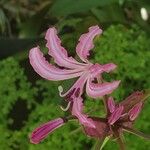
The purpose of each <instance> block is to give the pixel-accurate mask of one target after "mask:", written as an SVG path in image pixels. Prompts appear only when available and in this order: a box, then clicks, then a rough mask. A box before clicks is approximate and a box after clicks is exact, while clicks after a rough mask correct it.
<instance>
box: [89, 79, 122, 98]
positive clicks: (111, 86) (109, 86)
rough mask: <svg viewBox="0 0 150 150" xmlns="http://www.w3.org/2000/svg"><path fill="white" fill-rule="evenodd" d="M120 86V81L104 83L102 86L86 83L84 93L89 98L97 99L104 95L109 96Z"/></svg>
mask: <svg viewBox="0 0 150 150" xmlns="http://www.w3.org/2000/svg"><path fill="white" fill-rule="evenodd" d="M119 84H120V81H113V82H106V83H102V84H98V83H97V84H95V83H92V81H91V80H88V81H87V85H86V92H87V94H88V95H89V96H90V97H93V98H97V97H101V96H104V95H108V94H111V93H112V92H113V91H114V90H115V89H116V88H117V87H118V86H119Z"/></svg>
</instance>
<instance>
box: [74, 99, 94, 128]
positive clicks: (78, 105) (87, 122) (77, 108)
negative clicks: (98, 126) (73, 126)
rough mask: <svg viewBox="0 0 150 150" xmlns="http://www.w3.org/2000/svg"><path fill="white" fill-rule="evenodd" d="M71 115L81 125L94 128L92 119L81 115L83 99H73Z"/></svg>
mask: <svg viewBox="0 0 150 150" xmlns="http://www.w3.org/2000/svg"><path fill="white" fill-rule="evenodd" d="M71 113H72V115H73V116H76V117H77V118H78V120H79V122H80V123H81V124H82V125H84V126H87V127H90V128H95V125H94V122H93V121H92V119H90V118H88V116H87V115H86V114H83V99H82V98H81V97H79V98H74V100H73V105H72V110H71Z"/></svg>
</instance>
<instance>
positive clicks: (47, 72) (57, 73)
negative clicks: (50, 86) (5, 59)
mask: <svg viewBox="0 0 150 150" xmlns="http://www.w3.org/2000/svg"><path fill="white" fill-rule="evenodd" d="M29 59H30V64H31V65H32V67H33V69H34V70H35V71H36V72H37V73H38V74H39V75H40V76H41V77H43V78H45V79H48V80H53V81H58V80H65V79H71V78H75V77H78V76H81V75H82V74H83V73H82V70H78V69H74V70H67V69H59V68H56V67H55V66H54V65H52V64H50V63H48V62H47V61H46V60H45V58H44V57H43V53H42V52H41V51H40V49H39V48H38V47H35V48H32V49H31V50H30V53H29Z"/></svg>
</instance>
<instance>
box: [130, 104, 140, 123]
mask: <svg viewBox="0 0 150 150" xmlns="http://www.w3.org/2000/svg"><path fill="white" fill-rule="evenodd" d="M142 105H143V103H142V102H140V103H138V104H136V105H135V106H134V107H133V108H132V109H130V111H129V112H128V115H129V119H130V120H131V121H134V120H135V119H136V118H137V117H138V115H139V113H140V112H141V109H142Z"/></svg>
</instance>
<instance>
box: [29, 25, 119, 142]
mask: <svg viewBox="0 0 150 150" xmlns="http://www.w3.org/2000/svg"><path fill="white" fill-rule="evenodd" d="M101 33H102V30H101V29H100V28H99V27H98V26H93V27H90V28H89V32H88V33H85V34H83V35H82V36H81V37H80V38H79V43H78V44H77V47H76V53H77V55H78V56H79V58H80V59H81V62H78V61H77V60H75V59H74V58H73V57H68V54H67V51H66V50H65V49H64V48H63V47H62V46H61V41H60V39H59V38H58V36H57V31H56V29H55V28H49V29H48V31H47V33H46V37H45V38H46V40H47V44H46V46H47V48H48V49H49V51H48V54H49V55H50V56H52V57H53V58H54V61H55V63H56V64H57V66H58V67H57V66H56V65H53V64H50V63H49V62H47V61H46V59H45V58H44V56H43V53H42V52H41V51H40V49H39V47H35V48H32V49H31V50H30V53H29V58H30V63H31V65H32V67H33V68H34V70H35V71H36V72H37V73H38V74H39V75H40V76H42V77H43V78H45V79H48V80H52V81H59V80H66V79H71V78H76V77H79V78H78V79H77V81H76V82H75V83H74V85H73V86H72V87H71V88H70V89H69V90H68V91H67V92H66V93H63V88H62V87H61V86H60V87H59V92H60V96H62V97H65V99H66V100H67V101H68V102H69V103H68V104H69V105H68V108H69V110H70V112H71V114H72V116H73V117H75V118H77V119H78V120H79V122H80V124H82V125H83V126H86V127H90V128H96V126H95V124H94V122H93V120H92V119H91V118H89V117H88V115H86V114H84V113H83V99H82V97H81V95H82V94H83V88H84V86H85V85H86V93H87V95H88V96H90V97H93V98H97V97H101V96H104V95H106V94H111V93H112V92H113V90H115V89H116V88H117V87H118V85H119V83H120V81H114V82H104V83H98V82H97V83H94V82H93V80H94V79H95V78H98V77H100V78H102V77H101V74H102V73H103V72H107V73H109V72H110V71H112V70H114V69H115V68H116V65H115V64H113V63H108V64H104V65H101V64H97V63H96V64H92V63H91V62H89V60H88V59H87V57H88V56H89V51H90V50H91V49H92V48H93V47H94V44H93V39H94V37H95V36H97V35H99V34H101ZM67 121H68V118H65V119H64V118H63V119H62V118H58V119H55V120H52V121H49V122H48V123H45V124H43V125H41V126H40V127H39V128H37V129H35V130H34V131H33V133H32V135H31V138H30V139H31V142H32V143H34V144H37V143H39V142H40V141H41V140H43V139H44V138H45V137H47V135H48V134H49V133H51V132H52V131H54V130H55V129H56V128H58V127H60V126H62V125H63V124H64V123H65V122H67Z"/></svg>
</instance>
